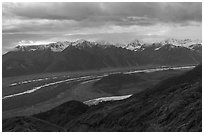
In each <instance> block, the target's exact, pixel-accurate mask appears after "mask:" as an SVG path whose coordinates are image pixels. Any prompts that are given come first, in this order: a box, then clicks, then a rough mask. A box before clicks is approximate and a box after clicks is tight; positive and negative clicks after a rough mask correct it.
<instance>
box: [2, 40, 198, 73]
mask: <svg viewBox="0 0 204 134" xmlns="http://www.w3.org/2000/svg"><path fill="white" fill-rule="evenodd" d="M201 61H202V45H201V42H200V41H198V40H195V41H194V40H190V39H185V40H177V39H168V40H165V41H163V42H155V43H151V44H146V43H144V42H142V41H139V40H135V41H133V42H131V43H128V44H127V45H123V46H117V45H114V44H111V43H108V42H105V41H100V42H94V41H87V40H77V41H73V42H69V41H64V42H56V43H50V44H42V45H30V46H17V47H15V48H14V49H13V50H12V51H9V52H8V53H6V54H4V55H3V59H2V63H3V67H2V68H3V77H7V76H17V75H26V74H33V73H45V72H62V71H76V70H99V69H103V68H117V67H130V66H142V65H158V66H160V65H189V64H199V63H201Z"/></svg>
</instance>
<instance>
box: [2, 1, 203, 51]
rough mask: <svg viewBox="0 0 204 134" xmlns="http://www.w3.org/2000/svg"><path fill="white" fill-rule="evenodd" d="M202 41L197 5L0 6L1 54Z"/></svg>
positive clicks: (56, 4)
mask: <svg viewBox="0 0 204 134" xmlns="http://www.w3.org/2000/svg"><path fill="white" fill-rule="evenodd" d="M168 38H177V39H186V38H190V39H202V3H199V2H196V3H174V2H167V3H155V2H154V3H150V2H144V3H142V2H132V3H131V2H128V3H125V2H121V3H120V2H117V3H114V2H113V3H111V2H107V3H101V2H96V3H93V2H92V3H88V2H85V3H83V2H81V3H79V2H77V3H73V2H72V3H70V2H64V3H63V2H57V3H56V2H55V3H51V2H49V3H48V2H47V3H41V2H40V3H31V2H29V3H20V2H18V3H7V2H4V3H3V4H2V45H3V46H2V49H3V53H5V52H7V51H9V50H10V49H12V48H13V47H15V46H17V45H33V44H34V45H37V44H47V43H50V42H57V41H74V40H78V39H86V40H90V41H101V40H103V41H108V42H110V43H129V42H132V41H133V40H136V39H139V40H142V41H144V42H155V41H161V40H165V39H168Z"/></svg>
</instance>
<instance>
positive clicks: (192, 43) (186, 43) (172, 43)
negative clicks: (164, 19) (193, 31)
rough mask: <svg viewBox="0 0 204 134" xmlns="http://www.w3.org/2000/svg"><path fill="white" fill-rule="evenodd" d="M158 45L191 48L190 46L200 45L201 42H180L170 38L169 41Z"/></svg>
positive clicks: (187, 40)
mask: <svg viewBox="0 0 204 134" xmlns="http://www.w3.org/2000/svg"><path fill="white" fill-rule="evenodd" d="M160 44H162V45H167V44H170V45H174V46H181V47H186V48H189V46H191V45H195V44H201V41H200V40H191V39H183V40H180V39H174V38H171V39H167V40H164V41H162V42H160Z"/></svg>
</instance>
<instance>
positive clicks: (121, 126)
mask: <svg viewBox="0 0 204 134" xmlns="http://www.w3.org/2000/svg"><path fill="white" fill-rule="evenodd" d="M201 81H202V67H201V66H199V67H197V68H195V69H194V70H193V71H190V72H188V73H186V74H184V75H181V76H178V77H174V78H171V79H168V80H166V81H164V82H162V83H161V84H159V85H157V86H156V87H154V88H152V89H147V90H146V91H144V92H141V93H138V94H135V95H133V96H132V97H130V98H129V99H126V100H123V101H118V102H109V103H104V104H101V105H100V104H99V105H98V106H96V107H93V108H92V109H91V110H89V111H88V112H86V113H84V114H83V115H81V116H80V117H78V118H77V119H75V120H72V121H71V122H70V123H68V124H67V125H66V128H67V130H68V131H202V82H201Z"/></svg>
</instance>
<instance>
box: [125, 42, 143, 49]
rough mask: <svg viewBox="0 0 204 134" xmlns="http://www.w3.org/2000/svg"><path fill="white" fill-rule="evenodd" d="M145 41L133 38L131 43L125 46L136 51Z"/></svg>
mask: <svg viewBox="0 0 204 134" xmlns="http://www.w3.org/2000/svg"><path fill="white" fill-rule="evenodd" d="M144 44H145V43H144V42H143V41H139V40H134V41H132V42H131V43H129V44H127V45H126V46H125V48H126V49H129V50H134V51H137V50H138V49H140V48H141V47H142V46H143V45H144Z"/></svg>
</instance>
